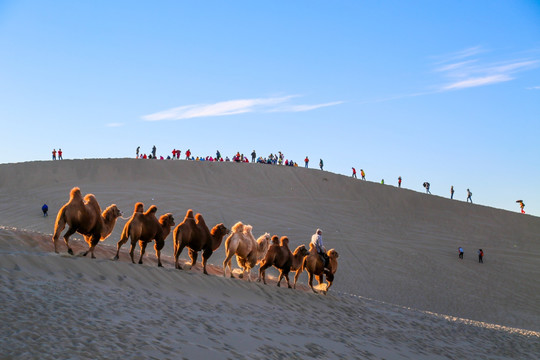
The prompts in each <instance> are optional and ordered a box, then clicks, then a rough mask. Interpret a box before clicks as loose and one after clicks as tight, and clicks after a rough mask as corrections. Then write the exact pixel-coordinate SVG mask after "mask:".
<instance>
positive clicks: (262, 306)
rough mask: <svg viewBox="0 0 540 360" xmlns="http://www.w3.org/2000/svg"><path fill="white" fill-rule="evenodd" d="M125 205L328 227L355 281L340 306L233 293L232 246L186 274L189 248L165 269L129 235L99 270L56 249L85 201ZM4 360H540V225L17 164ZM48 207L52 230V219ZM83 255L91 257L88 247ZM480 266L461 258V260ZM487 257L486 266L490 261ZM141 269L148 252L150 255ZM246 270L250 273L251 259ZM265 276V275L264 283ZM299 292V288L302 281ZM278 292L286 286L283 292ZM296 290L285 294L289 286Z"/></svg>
mask: <svg viewBox="0 0 540 360" xmlns="http://www.w3.org/2000/svg"><path fill="white" fill-rule="evenodd" d="M74 186H78V187H80V189H81V191H82V193H83V194H87V193H92V194H94V195H95V196H96V198H97V200H98V201H99V203H100V205H101V207H102V209H105V207H106V206H108V205H110V204H112V203H115V204H116V205H117V206H118V207H119V208H120V209H121V210H122V211H123V212H124V217H129V216H130V215H131V212H132V211H133V206H134V204H135V203H136V202H138V201H141V202H143V203H144V204H145V207H146V208H148V207H149V206H150V205H156V206H157V207H158V212H157V214H158V215H161V214H164V213H167V212H170V213H172V214H173V215H174V217H175V220H176V224H179V223H180V222H181V221H182V220H183V218H184V215H185V213H186V211H187V210H188V209H193V210H194V211H195V212H200V213H201V214H203V216H204V218H205V220H206V223H207V224H208V225H209V226H210V227H211V226H213V225H215V224H216V223H220V222H223V223H224V224H225V226H227V227H228V228H230V227H232V225H234V224H235V223H236V222H237V221H242V222H244V223H246V224H251V225H252V226H253V233H254V235H255V237H258V236H259V235H261V234H263V233H265V232H269V233H270V234H276V235H278V236H283V235H286V236H288V237H289V239H290V247H291V249H294V248H295V247H296V246H298V245H301V244H308V243H309V240H310V238H311V235H312V234H313V233H314V232H315V230H316V229H317V228H321V229H322V230H323V239H324V242H325V245H326V247H327V248H334V249H336V250H337V251H338V252H339V255H340V256H339V259H338V260H339V268H338V271H337V273H336V278H335V281H334V284H333V285H332V288H330V291H329V292H328V294H327V295H322V294H320V293H317V294H315V293H313V292H312V291H311V290H310V289H309V287H308V286H307V274H306V273H304V274H302V275H301V276H300V280H299V286H298V287H297V289H288V288H286V287H281V288H278V287H276V286H275V277H276V275H277V274H278V272H277V271H276V270H275V269H269V270H267V279H268V278H270V280H271V281H269V284H268V285H263V284H262V283H258V282H248V281H246V280H245V279H238V278H235V279H231V278H224V277H223V276H222V261H223V260H224V257H225V254H224V247H223V245H222V246H221V247H220V248H219V249H218V250H217V251H216V252H215V253H214V254H213V255H212V257H211V258H210V260H209V264H210V266H209V273H210V275H204V274H202V269H201V266H200V256H199V264H198V265H197V266H196V267H195V268H193V269H192V270H189V269H188V268H189V267H188V266H187V262H188V259H189V258H188V253H187V249H186V250H184V252H183V253H182V255H181V259H182V262H183V263H186V264H185V268H186V269H185V270H176V269H174V263H173V260H172V258H173V257H172V255H173V250H172V249H173V246H172V245H173V240H172V234H171V235H169V237H168V238H167V240H166V244H165V248H164V250H163V251H162V261H163V264H164V267H163V268H158V267H157V266H156V257H155V253H154V251H153V248H152V246H149V247H148V248H147V253H146V256H145V262H144V264H143V265H139V264H132V263H131V262H130V260H129V256H128V254H127V251H128V249H129V246H127V245H125V246H124V247H123V248H122V252H121V254H120V260H119V261H112V260H111V259H112V258H113V256H114V254H115V252H116V243H117V241H118V240H119V238H120V234H121V231H122V228H123V225H124V224H125V220H123V219H119V220H118V222H117V225H116V227H115V229H114V231H113V233H112V234H111V236H110V237H109V238H107V239H106V240H105V241H103V242H101V243H100V244H99V245H98V246H97V248H96V252H95V254H96V257H97V259H90V258H89V257H81V256H71V255H68V254H67V252H66V247H65V245H64V243H63V241H62V239H61V241H60V242H59V246H58V249H59V251H60V253H59V254H56V253H54V251H53V246H52V240H51V237H52V233H53V230H54V221H55V217H56V213H57V211H58V209H59V208H60V207H61V206H62V205H63V204H64V203H66V202H67V201H68V200H69V191H70V190H71V188H72V187H74ZM0 200H1V201H0V282H1V284H0V289H1V290H0V316H1V318H0V320H1V321H0V324H1V325H0V337H1V341H0V358H1V359H99V358H110V359H115V358H125V359H198V358H205V359H537V358H538V354H539V353H540V281H539V279H540V241H539V240H540V239H539V238H540V218H538V217H534V216H530V215H523V214H519V213H512V212H508V211H504V210H500V209H495V208H490V207H486V206H481V205H476V204H474V205H473V204H468V203H465V202H463V201H457V200H450V199H446V198H442V197H438V196H433V195H427V194H423V193H419V192H414V191H411V190H406V189H398V188H396V187H393V186H390V185H381V184H378V183H373V182H365V181H361V180H357V179H352V178H349V177H346V176H342V175H337V174H333V173H329V172H326V171H320V170H318V169H304V168H292V167H285V166H273V165H262V164H237V163H213V162H194V161H183V160H181V161H173V160H136V159H86V160H63V161H37V162H27V163H16V164H1V165H0ZM43 203H47V204H48V206H49V216H48V217H43V216H42V213H41V205H42V204H43ZM71 243H72V246H73V248H74V250H75V253H76V254H77V253H80V252H82V251H83V250H86V249H87V245H86V244H85V243H84V241H83V240H82V237H81V236H80V235H79V234H75V235H73V236H72V241H71ZM459 246H462V247H463V248H464V250H465V256H464V259H463V260H459V259H458V256H457V255H458V253H457V248H458V247H459ZM479 248H482V249H483V250H484V253H485V257H484V263H483V264H479V263H478V258H477V255H476V251H477V250H478V249H479ZM136 255H138V249H137V250H136ZM233 267H234V268H236V269H238V266H237V265H236V262H235V260H233ZM256 275H257V274H256V271H253V273H252V276H256ZM291 278H292V277H291ZM272 280H273V281H272ZM282 284H283V283H282Z"/></svg>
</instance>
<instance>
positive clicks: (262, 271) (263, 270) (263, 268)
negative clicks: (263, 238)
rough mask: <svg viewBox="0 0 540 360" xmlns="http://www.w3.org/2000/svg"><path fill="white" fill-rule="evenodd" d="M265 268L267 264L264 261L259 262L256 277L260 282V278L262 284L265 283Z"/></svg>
mask: <svg viewBox="0 0 540 360" xmlns="http://www.w3.org/2000/svg"><path fill="white" fill-rule="evenodd" d="M267 268H269V266H268V265H267V264H266V263H264V264H261V267H260V268H259V278H258V279H257V281H259V282H260V281H261V278H262V281H263V284H264V285H266V269H267ZM278 286H279V285H278Z"/></svg>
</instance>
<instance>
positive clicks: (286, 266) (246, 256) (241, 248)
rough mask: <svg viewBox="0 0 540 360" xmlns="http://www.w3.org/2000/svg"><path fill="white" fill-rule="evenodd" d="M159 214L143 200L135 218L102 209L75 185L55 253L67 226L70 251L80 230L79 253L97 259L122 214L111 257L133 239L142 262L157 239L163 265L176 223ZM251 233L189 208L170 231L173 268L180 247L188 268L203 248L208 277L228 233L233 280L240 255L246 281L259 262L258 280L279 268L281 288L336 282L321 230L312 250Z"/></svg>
mask: <svg viewBox="0 0 540 360" xmlns="http://www.w3.org/2000/svg"><path fill="white" fill-rule="evenodd" d="M156 213H157V207H156V206H155V205H152V206H150V208H148V210H147V211H144V204H143V203H141V202H138V203H136V204H135V207H134V209H133V214H132V215H131V217H130V218H129V219H124V218H122V213H121V211H120V210H119V209H118V207H117V206H116V205H115V204H112V205H110V206H109V207H107V208H106V209H105V210H104V211H103V212H102V211H101V208H100V206H99V203H98V201H97V199H96V197H95V196H94V195H93V194H87V195H86V196H84V198H83V196H82V194H81V190H80V189H79V188H78V187H74V188H73V189H72V190H71V192H70V198H69V201H68V202H67V203H66V204H65V205H64V206H62V207H61V208H60V210H59V211H58V215H57V216H56V221H55V226H54V235H53V238H52V240H53V245H54V251H55V252H56V253H58V248H57V242H58V238H59V237H60V234H61V233H62V231H64V229H65V227H66V225H67V226H68V230H67V231H66V232H65V234H64V242H65V243H66V247H67V251H68V253H69V254H71V255H73V250H72V249H71V247H70V246H69V237H70V236H71V235H73V234H74V233H76V232H78V233H79V234H81V235H82V236H83V237H84V240H85V241H86V243H87V244H88V250H87V251H84V252H82V253H81V254H79V255H81V256H86V255H87V254H88V253H90V254H91V257H92V258H93V259H94V258H95V255H94V249H95V247H96V246H97V244H99V242H100V241H103V240H105V239H106V238H107V237H109V235H110V234H111V233H112V231H113V229H114V227H115V225H116V221H117V220H118V218H122V219H124V220H127V222H126V224H125V225H124V228H123V230H122V234H121V236H120V240H119V241H118V243H117V247H116V255H115V256H114V258H113V260H118V259H119V257H120V248H121V247H122V245H124V244H125V243H126V242H128V240H131V241H130V249H129V255H130V258H131V262H132V263H135V260H134V252H135V247H136V244H137V242H138V243H139V247H140V256H139V261H138V263H139V264H142V263H143V256H144V254H145V250H146V246H147V245H148V243H151V242H154V250H155V251H156V257H157V261H158V266H159V267H162V266H163V265H162V263H161V250H162V249H163V247H164V245H165V240H166V238H167V237H168V236H169V234H170V233H171V228H172V227H173V226H174V225H175V222H174V217H173V215H172V214H171V213H166V214H163V215H161V216H160V217H159V218H158V217H157V216H156ZM252 231H253V227H252V226H251V225H247V224H243V223H242V222H237V223H236V224H235V225H234V226H233V227H232V228H231V230H230V231H229V230H228V229H227V228H226V227H225V225H224V224H223V223H219V224H216V225H215V226H214V227H213V228H212V229H209V228H208V226H207V225H206V222H205V221H204V218H203V217H202V215H201V214H196V215H194V214H193V210H191V209H189V210H188V211H187V212H186V215H185V217H184V220H183V221H182V223H180V224H178V225H177V226H176V227H175V228H174V230H173V231H172V232H173V241H174V264H175V268H176V269H179V270H182V267H181V266H180V263H179V260H178V258H179V256H180V254H181V253H182V250H183V249H184V248H185V247H187V248H188V250H189V257H190V259H191V265H190V269H191V268H192V267H193V266H195V264H196V263H197V258H198V253H199V252H200V251H202V267H203V273H204V274H207V275H208V272H207V270H206V264H207V262H208V259H209V258H210V256H212V254H213V253H214V251H216V250H217V249H218V248H219V247H220V246H221V243H222V242H223V239H224V238H225V236H227V235H228V236H227V238H226V239H225V253H226V257H225V260H224V261H223V276H226V274H227V268H229V276H230V277H231V278H234V275H233V269H232V266H231V261H232V258H233V257H234V256H236V262H237V264H238V266H239V267H240V268H241V274H240V275H239V277H240V278H245V277H246V275H247V280H248V281H251V271H252V269H253V268H255V267H256V266H257V265H259V275H258V278H257V281H259V282H260V281H262V282H263V283H264V284H266V278H265V271H266V269H268V268H270V267H272V266H273V267H275V268H276V269H277V270H278V271H279V279H278V282H277V286H280V284H281V280H282V279H283V278H285V280H286V281H287V286H288V287H289V288H296V282H297V280H298V277H299V276H300V274H301V273H302V272H304V271H306V272H307V273H308V277H309V286H310V287H311V290H313V292H317V291H316V290H315V288H314V287H313V278H314V277H315V278H317V281H318V282H319V285H322V284H323V283H324V279H325V278H326V284H325V285H326V288H325V290H323V291H321V292H322V293H324V294H326V292H327V291H328V289H329V288H330V286H332V282H333V281H334V275H335V273H336V270H337V265H338V262H337V259H338V253H337V251H336V250H334V249H330V250H328V251H326V249H325V248H324V247H323V246H322V238H321V230H320V229H317V232H316V234H314V235H313V237H312V240H311V242H310V244H309V250H307V248H306V246H305V245H300V246H298V247H296V249H295V250H294V252H292V251H291V250H290V249H289V238H288V237H287V236H282V237H281V239H280V238H279V237H278V236H277V235H273V236H270V234H269V233H264V234H262V235H261V236H259V237H258V238H257V239H255V237H254V236H253V232H252ZM290 272H294V273H295V275H294V283H293V286H291V284H290V281H289V273H290ZM246 273H247V274H246Z"/></svg>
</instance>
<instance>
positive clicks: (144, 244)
mask: <svg viewBox="0 0 540 360" xmlns="http://www.w3.org/2000/svg"><path fill="white" fill-rule="evenodd" d="M147 244H148V243H147V242H146V241H142V240H139V246H140V247H141V257H140V258H139V264H142V263H143V262H142V258H143V256H144V253H145V252H146V245H147Z"/></svg>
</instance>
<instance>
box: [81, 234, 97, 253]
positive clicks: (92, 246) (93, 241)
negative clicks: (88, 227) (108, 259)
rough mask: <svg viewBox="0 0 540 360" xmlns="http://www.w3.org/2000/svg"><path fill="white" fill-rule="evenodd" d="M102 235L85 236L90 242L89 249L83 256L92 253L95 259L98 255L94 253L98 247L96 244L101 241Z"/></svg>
mask: <svg viewBox="0 0 540 360" xmlns="http://www.w3.org/2000/svg"><path fill="white" fill-rule="evenodd" d="M100 237H101V236H100V235H92V236H85V237H84V240H85V241H86V242H87V243H88V250H86V251H85V252H83V253H82V254H80V255H82V256H86V255H88V253H90V257H91V258H92V259H95V258H96V256H95V255H94V249H95V248H96V245H97V244H98V243H99V239H100Z"/></svg>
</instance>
